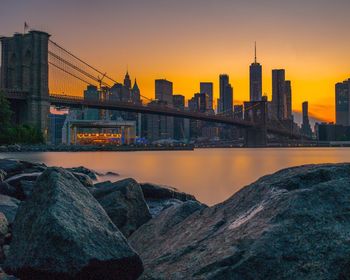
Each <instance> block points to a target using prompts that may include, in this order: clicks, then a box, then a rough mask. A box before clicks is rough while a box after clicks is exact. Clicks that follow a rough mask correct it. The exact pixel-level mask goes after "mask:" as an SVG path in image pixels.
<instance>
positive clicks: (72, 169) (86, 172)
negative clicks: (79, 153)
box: [66, 166, 97, 180]
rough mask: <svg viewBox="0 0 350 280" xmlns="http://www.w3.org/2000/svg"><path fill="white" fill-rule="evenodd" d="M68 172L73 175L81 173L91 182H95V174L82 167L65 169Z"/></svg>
mask: <svg viewBox="0 0 350 280" xmlns="http://www.w3.org/2000/svg"><path fill="white" fill-rule="evenodd" d="M66 169H67V170H68V171H71V172H73V173H81V174H85V175H87V176H89V177H90V179H91V180H97V176H96V172H95V171H93V170H91V169H88V168H86V167H84V166H79V167H72V168H66Z"/></svg>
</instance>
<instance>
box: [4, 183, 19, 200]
mask: <svg viewBox="0 0 350 280" xmlns="http://www.w3.org/2000/svg"><path fill="white" fill-rule="evenodd" d="M0 194H3V195H8V196H12V197H16V196H17V190H16V188H15V187H13V186H11V185H9V184H8V183H6V182H2V183H0Z"/></svg>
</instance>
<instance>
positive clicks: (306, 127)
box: [301, 101, 312, 137]
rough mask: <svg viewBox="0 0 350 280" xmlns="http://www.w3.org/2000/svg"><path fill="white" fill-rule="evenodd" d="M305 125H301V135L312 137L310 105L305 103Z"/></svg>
mask: <svg viewBox="0 0 350 280" xmlns="http://www.w3.org/2000/svg"><path fill="white" fill-rule="evenodd" d="M302 106H303V123H302V125H301V133H302V134H304V135H306V136H310V137H311V136H312V131H311V126H310V121H309V103H308V102H307V101H305V102H303V105H302Z"/></svg>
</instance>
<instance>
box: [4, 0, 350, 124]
mask: <svg viewBox="0 0 350 280" xmlns="http://www.w3.org/2000/svg"><path fill="white" fill-rule="evenodd" d="M246 2H248V3H243V1H231V2H228V1H223V0H222V1H217V2H215V3H209V2H208V3H207V2H206V3H205V5H204V4H203V5H199V2H198V1H193V0H192V1H187V2H186V3H184V2H183V1H176V3H175V1H174V2H172V1H169V3H167V4H166V5H164V4H163V5H162V3H161V2H160V1H149V2H148V3H147V4H148V6H147V7H145V4H144V3H142V2H141V1H135V0H134V1H128V3H126V2H121V1H113V3H112V1H104V5H102V7H101V5H99V6H98V7H97V4H94V3H92V2H90V1H84V5H82V6H81V5H79V3H80V4H81V1H76V2H75V3H71V4H68V1H60V3H46V2H45V1H39V0H34V1H31V3H28V1H27V2H25V1H18V2H16V3H10V2H9V3H8V4H6V9H2V12H5V11H6V13H4V14H1V16H0V24H1V26H2V30H1V33H2V34H1V35H12V33H13V30H17V31H19V32H21V31H22V32H23V30H22V29H23V23H24V21H27V22H28V24H29V25H30V26H31V27H32V28H35V29H43V30H45V31H48V32H49V33H51V34H54V37H53V39H54V40H55V41H57V42H64V43H65V45H67V46H68V47H69V48H70V49H73V50H74V51H75V52H77V53H79V54H80V56H81V57H83V58H86V59H88V60H89V61H91V63H93V64H94V65H96V66H97V67H99V68H102V69H105V70H106V71H107V72H108V74H109V75H111V76H113V77H116V78H117V79H118V80H119V81H120V82H121V81H122V80H121V79H122V77H124V74H125V72H126V69H127V68H129V73H130V75H131V76H132V78H134V77H137V79H138V84H139V87H140V90H141V93H142V94H143V95H146V96H148V97H152V96H153V95H154V80H155V79H159V78H166V79H168V80H170V81H172V82H173V83H174V93H176V94H183V95H185V96H186V99H189V98H191V96H193V94H194V93H195V92H198V91H199V83H200V82H201V81H210V82H213V84H214V98H213V99H214V100H216V99H217V98H218V94H219V83H218V75H219V74H220V73H227V74H228V75H229V76H230V80H231V84H232V86H233V88H234V96H235V100H236V101H239V103H241V102H242V101H243V100H249V65H250V63H251V62H252V61H253V59H254V52H253V50H254V49H253V47H254V41H257V43H258V60H259V63H261V65H262V66H263V77H262V78H263V91H262V92H263V94H265V93H267V95H268V96H269V100H271V94H272V90H271V87H272V81H271V80H272V76H271V71H272V69H278V68H283V69H286V71H287V72H288V79H290V80H291V81H292V82H293V109H294V110H296V111H301V104H302V102H303V101H305V100H308V101H309V111H310V115H311V116H313V117H318V118H319V119H321V120H327V121H335V113H334V85H335V83H336V82H338V81H342V80H345V79H347V78H348V76H349V71H348V69H349V61H350V55H349V53H348V52H347V49H349V48H350V40H349V39H347V38H344V36H343V34H346V27H347V26H349V21H350V20H349V18H348V16H347V13H346V11H347V10H348V9H347V8H348V7H349V6H350V3H349V2H348V1H342V0H338V1H335V2H336V3H334V2H332V3H328V2H329V1H328V2H327V1H322V0H321V1H315V0H312V1H309V2H308V3H303V4H301V3H300V1H293V3H291V2H290V1H288V2H287V1H267V2H266V3H264V6H263V5H262V4H259V2H257V1H246ZM279 2H283V3H279ZM316 2H317V5H315V3H316ZM39 6H40V8H41V9H40V10H41V12H40V13H39V12H38V7H39ZM237 6H239V8H240V9H239V12H238V11H237V10H236V9H235V7H237ZM282 7H283V10H288V12H286V13H284V14H283V17H282V16H281V15H280V14H279V13H280V12H281V11H282ZM78 8H79V9H80V11H81V13H80V14H79V15H78V17H79V18H78V23H77V22H76V20H77V15H76V13H75V12H73V11H75V10H76V9H78ZM92 10H93V11H94V18H96V20H94V21H93V22H91V20H89V19H90V16H88V15H89V13H88V12H89V11H92ZM112 11H114V12H115V15H114V16H112ZM141 11H142V13H141ZM194 11H196V13H194ZM62 14H64V15H65V21H64V22H62ZM130 14H132V15H133V17H132V19H133V20H132V21H131V20H130V16H129V18H128V17H127V16H126V15H130ZM8 15H11V18H10V17H9V16H8ZM199 15H201V16H199ZM204 15H207V17H203V16H204ZM335 15H336V16H335ZM103 18H105V20H102V19H103ZM205 18H207V19H205ZM296 18H297V19H298V20H296ZM321 19H322V20H321ZM75 23H77V24H75ZM160 23H162V24H160ZM141 24H142V25H141ZM68 26H69V28H68ZM102 27H104V29H102V30H103V32H102V31H98V30H99V29H100V30H101V28H102ZM141 27H144V29H143V28H141ZM145 30H146V31H145ZM142 31H143V32H142ZM141 33H143V34H141ZM90 34H94V36H93V37H91V36H90ZM159 36H163V37H159ZM214 36H215V37H214ZM156 38H162V40H160V41H159V42H158V41H157V40H156ZM325 38H327V39H325ZM156 41H157V44H156ZM101 42H106V43H101ZM117 42H118V43H117ZM120 42H122V43H120Z"/></svg>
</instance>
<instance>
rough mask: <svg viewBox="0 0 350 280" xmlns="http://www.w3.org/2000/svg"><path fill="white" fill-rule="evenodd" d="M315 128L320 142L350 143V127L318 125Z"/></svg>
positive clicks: (327, 124)
mask: <svg viewBox="0 0 350 280" xmlns="http://www.w3.org/2000/svg"><path fill="white" fill-rule="evenodd" d="M315 128H316V129H317V130H316V131H315V132H316V135H317V140H318V141H350V126H347V125H339V124H333V123H318V124H316V125H315Z"/></svg>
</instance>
